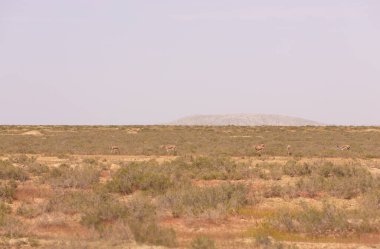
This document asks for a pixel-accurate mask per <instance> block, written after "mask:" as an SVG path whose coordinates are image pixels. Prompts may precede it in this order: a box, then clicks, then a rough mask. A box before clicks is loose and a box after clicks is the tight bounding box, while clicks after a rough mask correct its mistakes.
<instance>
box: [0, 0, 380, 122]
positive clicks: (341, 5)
mask: <svg viewBox="0 0 380 249" xmlns="http://www.w3.org/2000/svg"><path fill="white" fill-rule="evenodd" d="M379 13H380V1H378V0H287V1H284V0H228V1H226V0H191V1H179V0H160V1H157V0H119V1H116V0H107V1H105V0H87V1H86V0H60V1H58V0H33V1H30V0H28V1H22V0H0V124H73V125H77V124H94V125H95V124H104V125H106V124H115V125H116V124H117V125H121V124H125V125H128V124H157V123H165V122H169V121H172V120H175V119H177V118H181V117H184V116H188V115H194V114H236V113H246V114H281V115H288V116H294V117H301V118H306V119H310V120H314V121H318V122H321V123H325V124H336V125H380V14H379Z"/></svg>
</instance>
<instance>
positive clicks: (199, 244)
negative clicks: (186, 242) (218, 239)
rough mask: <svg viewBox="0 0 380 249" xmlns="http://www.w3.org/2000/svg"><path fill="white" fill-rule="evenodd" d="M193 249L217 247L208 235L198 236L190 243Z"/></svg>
mask: <svg viewBox="0 0 380 249" xmlns="http://www.w3.org/2000/svg"><path fill="white" fill-rule="evenodd" d="M190 248H191V249H215V248H216V247H215V242H214V240H212V239H210V238H209V237H207V236H197V237H196V238H194V239H193V240H192V241H191V243H190Z"/></svg>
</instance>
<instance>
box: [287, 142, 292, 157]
mask: <svg viewBox="0 0 380 249" xmlns="http://www.w3.org/2000/svg"><path fill="white" fill-rule="evenodd" d="M286 150H287V152H288V156H291V155H292V146H291V145H289V144H288V146H286Z"/></svg>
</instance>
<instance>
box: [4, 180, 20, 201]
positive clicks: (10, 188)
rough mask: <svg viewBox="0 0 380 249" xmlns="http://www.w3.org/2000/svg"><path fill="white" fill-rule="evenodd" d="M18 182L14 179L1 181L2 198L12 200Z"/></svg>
mask: <svg viewBox="0 0 380 249" xmlns="http://www.w3.org/2000/svg"><path fill="white" fill-rule="evenodd" d="M16 188H17V183H16V182H15V181H14V180H10V181H8V182H1V183H0V198H1V199H2V200H5V201H8V202H12V200H13V199H14V196H15V193H16Z"/></svg>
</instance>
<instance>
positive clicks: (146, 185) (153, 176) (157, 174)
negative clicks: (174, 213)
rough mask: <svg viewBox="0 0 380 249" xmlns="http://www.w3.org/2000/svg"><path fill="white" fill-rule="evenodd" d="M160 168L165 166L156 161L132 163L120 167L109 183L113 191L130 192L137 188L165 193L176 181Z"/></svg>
mask: <svg viewBox="0 0 380 249" xmlns="http://www.w3.org/2000/svg"><path fill="white" fill-rule="evenodd" d="M160 169H163V167H160V166H159V165H158V164H157V163H156V162H148V163H143V164H142V163H132V164H130V165H128V166H126V167H122V168H121V169H119V170H118V171H117V172H116V173H115V175H114V176H113V178H112V180H111V181H110V182H108V184H107V185H108V188H109V189H110V190H111V191H113V192H118V193H122V194H130V193H132V192H134V191H136V190H143V191H150V192H152V193H164V192H165V191H166V190H168V189H169V188H171V187H173V186H174V185H175V182H174V179H173V178H171V177H170V174H166V172H165V171H160Z"/></svg>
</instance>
